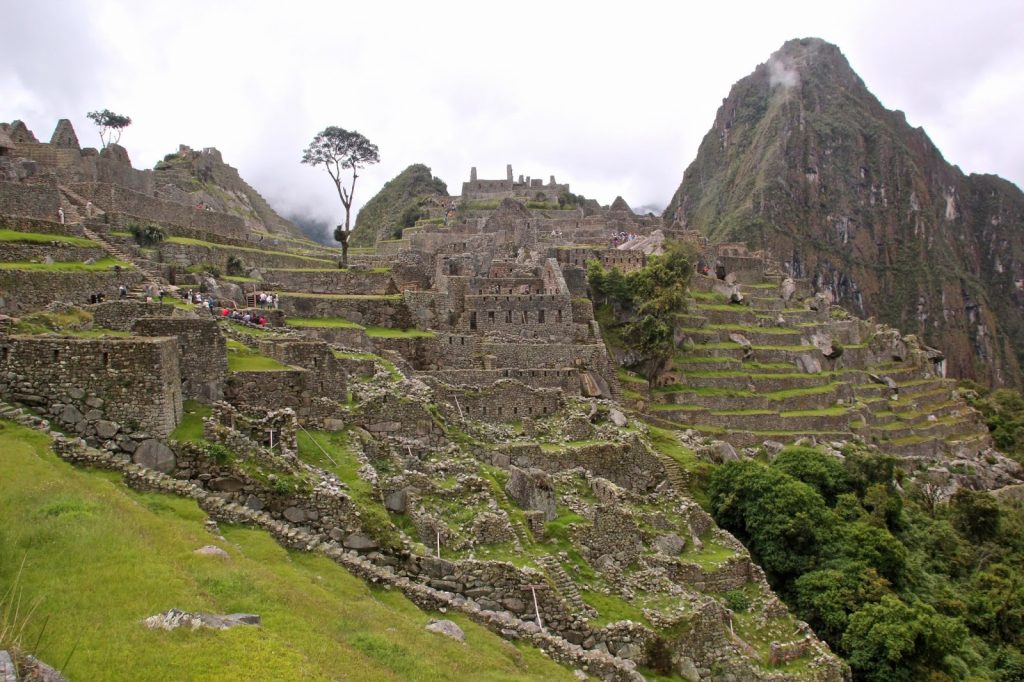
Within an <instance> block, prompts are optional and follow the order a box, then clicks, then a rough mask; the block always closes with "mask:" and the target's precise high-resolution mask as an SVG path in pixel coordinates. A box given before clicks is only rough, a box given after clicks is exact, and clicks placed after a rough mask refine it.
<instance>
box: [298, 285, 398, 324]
mask: <svg viewBox="0 0 1024 682" xmlns="http://www.w3.org/2000/svg"><path fill="white" fill-rule="evenodd" d="M278 308H279V309H281V310H283V311H284V313H285V314H286V315H288V316H289V317H340V318H344V319H346V320H350V321H352V322H356V323H358V324H363V325H373V326H380V327H395V328H398V329H408V328H410V327H412V326H413V318H412V313H411V312H410V310H409V307H408V306H407V305H406V304H405V301H404V300H403V299H402V297H401V296H388V297H383V296H382V297H376V298H320V297H316V296H296V295H290V294H287V293H282V294H281V295H280V300H279V301H278Z"/></svg>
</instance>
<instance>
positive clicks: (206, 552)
mask: <svg viewBox="0 0 1024 682" xmlns="http://www.w3.org/2000/svg"><path fill="white" fill-rule="evenodd" d="M192 553H193V554H198V555H199V556H215V557H218V558H220V559H230V558H231V555H230V554H228V553H227V552H225V551H224V550H223V549H221V548H220V547H218V546H217V545H203V546H202V547H200V548H199V549H197V550H195V551H194V552H192Z"/></svg>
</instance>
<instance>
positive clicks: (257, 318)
mask: <svg viewBox="0 0 1024 682" xmlns="http://www.w3.org/2000/svg"><path fill="white" fill-rule="evenodd" d="M220 316H221V317H222V318H224V319H226V320H233V321H235V322H241V323H243V324H251V325H255V326H257V327H266V326H267V318H266V316H264V315H254V314H252V313H250V312H249V311H248V310H247V311H245V312H244V313H243V312H240V311H238V310H231V309H229V308H221V310H220Z"/></svg>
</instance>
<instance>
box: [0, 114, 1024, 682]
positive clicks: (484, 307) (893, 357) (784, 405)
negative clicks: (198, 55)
mask: <svg viewBox="0 0 1024 682" xmlns="http://www.w3.org/2000/svg"><path fill="white" fill-rule="evenodd" d="M0 151H2V155H0V173H2V174H3V177H4V178H5V180H4V182H2V183H0V225H2V226H3V227H4V228H6V229H7V230H11V231H13V232H14V233H15V234H17V233H24V235H25V237H24V239H23V240H22V241H18V240H17V239H15V240H12V241H11V242H10V244H11V246H12V247H13V248H12V249H11V250H10V251H8V250H6V249H7V245H6V243H5V246H4V257H3V258H2V260H3V261H4V266H5V267H4V269H3V270H0V311H2V312H3V313H5V315H4V316H3V317H0V400H2V401H4V402H6V403H15V404H17V405H18V406H19V407H15V406H7V407H5V406H2V405H0V415H3V416H16V417H17V418H18V419H21V420H24V421H26V423H30V424H32V425H35V426H37V427H38V428H44V429H45V428H53V427H56V426H59V427H60V428H61V429H62V430H63V431H64V432H65V433H66V434H68V435H61V436H58V437H57V438H56V443H57V449H58V452H59V453H60V454H61V456H62V457H64V458H65V459H68V460H69V461H73V462H86V463H90V464H95V465H99V466H104V467H107V468H111V469H114V470H117V471H121V472H122V473H124V475H125V477H126V480H127V481H128V482H129V483H130V484H131V485H134V486H136V487H139V488H141V489H147V490H159V491H164V492H171V493H174V494H181V495H186V496H189V497H192V498H194V499H196V500H197V501H199V502H200V505H201V506H202V507H203V508H204V509H206V510H207V511H208V512H209V513H211V514H212V515H214V516H216V517H217V518H221V519H226V520H230V521H233V522H239V523H250V524H253V525H256V526H258V527H261V528H265V529H267V530H269V531H271V532H272V533H273V534H274V535H275V537H277V538H278V539H279V540H280V541H281V542H283V543H284V544H286V545H288V546H290V547H295V548H300V549H306V550H309V551H318V552H322V553H324V554H325V555H326V556H328V557H330V558H331V559H332V560H335V561H338V562H339V563H342V564H343V565H345V566H346V567H348V568H349V569H350V570H353V572H355V573H356V574H357V575H360V576H362V577H365V578H366V579H368V580H373V581H375V582H383V583H385V584H388V585H391V586H394V587H395V588H397V589H401V590H402V591H403V592H404V593H405V594H407V595H408V596H409V597H410V598H411V599H413V601H414V602H415V603H417V604H419V605H421V606H424V607H426V608H432V609H436V608H440V607H444V608H454V609H457V610H460V611H462V612H464V613H466V614H468V615H469V616H470V617H471V618H473V619H475V620H477V621H479V622H482V623H484V624H486V625H487V626H488V627H491V628H492V629H494V630H495V631H498V632H501V633H502V634H503V635H504V636H507V637H509V638H513V639H516V638H523V639H525V640H527V641H530V642H532V643H534V644H535V645H537V646H541V647H542V648H544V649H545V650H546V651H549V652H552V655H553V656H554V657H555V658H556V659H557V660H560V661H565V662H567V663H570V664H572V665H587V666H589V671H590V673H591V674H595V675H598V676H600V677H601V678H603V679H609V680H637V679H641V676H640V674H639V673H638V672H636V667H637V666H646V667H649V668H652V669H655V670H657V671H659V672H662V673H665V674H678V675H683V676H684V677H685V678H686V679H690V680H712V679H714V680H721V679H729V677H726V676H731V679H743V680H773V681H774V680H822V681H824V680H842V679H844V678H845V677H846V675H847V673H846V671H845V667H844V666H843V664H842V663H841V661H840V660H839V659H838V658H837V657H835V656H834V655H833V654H832V653H831V652H830V651H829V650H828V647H827V646H826V645H825V644H824V643H822V642H821V641H820V640H818V639H817V638H816V637H815V636H814V634H813V633H812V632H810V629H809V628H808V627H807V626H806V624H803V623H799V622H797V621H796V620H795V619H794V618H793V616H792V615H791V614H790V613H789V611H788V610H787V609H786V607H785V606H784V605H783V604H782V603H781V602H780V601H779V600H778V599H777V597H776V596H775V595H774V594H773V593H772V591H771V589H770V587H769V585H768V583H767V581H766V579H765V576H764V573H763V572H762V571H761V569H760V568H759V567H758V566H757V565H756V564H755V563H754V561H753V560H752V559H751V556H750V554H749V553H748V552H747V550H746V549H745V548H744V547H743V545H742V544H741V543H740V542H738V541H737V540H736V539H735V538H734V537H732V536H731V535H730V534H729V533H727V532H725V531H723V530H722V529H719V528H717V527H716V525H715V523H714V520H713V519H712V518H711V517H710V516H709V515H708V514H707V513H706V512H705V511H704V510H703V509H701V507H700V505H699V504H697V503H696V502H695V501H694V500H693V498H692V497H691V492H692V488H691V477H692V473H691V471H689V470H688V469H687V468H686V467H685V465H684V464H681V463H680V461H679V460H677V459H675V458H673V457H672V456H670V455H668V454H666V453H665V452H664V451H663V450H661V449H659V447H657V446H656V444H655V442H654V438H653V435H652V434H653V433H654V432H656V431H657V432H658V433H660V434H662V436H661V438H668V439H669V440H674V441H675V444H676V445H677V446H678V447H679V448H682V449H690V450H692V451H693V454H694V456H695V459H696V458H703V459H714V460H716V461H722V460H725V459H730V458H736V457H741V456H751V455H754V454H757V453H761V452H766V453H768V452H776V451H777V450H778V449H779V448H781V447H782V446H783V445H784V444H787V443H792V442H798V441H799V442H802V443H805V444H816V443H818V444H823V446H824V447H827V448H830V451H835V452H838V451H839V449H840V448H841V447H842V446H843V444H844V443H857V444H858V446H859V447H870V446H875V447H879V448H881V449H883V450H885V451H886V452H889V453H891V454H894V455H897V456H898V457H899V458H900V461H901V462H902V464H903V466H904V467H905V469H906V470H907V472H908V474H910V475H919V474H923V473H927V474H928V475H930V476H933V477H934V480H936V481H939V483H940V484H941V485H942V486H944V489H945V490H946V491H947V492H952V491H953V490H955V489H956V488H957V487H960V486H969V487H973V488H997V487H1000V486H1003V485H1006V484H1010V483H1013V482H1019V481H1020V479H1021V471H1020V469H1019V467H1018V466H1017V465H1016V464H1015V463H1013V462H1012V461H1010V460H1008V459H1007V458H1005V457H1003V456H1002V455H1001V454H1000V453H998V452H997V451H996V450H995V449H994V448H993V447H992V443H991V440H990V438H989V436H988V433H987V431H986V429H985V428H984V426H983V424H982V422H981V421H980V419H979V417H978V415H977V414H976V413H975V412H974V411H973V410H972V409H971V408H970V407H968V406H967V404H966V402H965V401H964V400H963V398H962V397H961V396H960V395H959V393H958V392H957V389H956V387H955V386H954V385H953V384H952V383H951V382H950V381H949V380H946V379H945V378H944V363H943V361H944V357H943V356H942V354H941V353H938V352H937V351H935V350H934V349H931V348H928V347H927V346H925V345H923V344H922V343H921V342H920V341H919V340H918V339H916V338H915V337H911V336H903V335H901V334H900V333H899V332H898V331H896V330H894V329H891V328H888V327H884V326H882V325H876V324H874V323H873V322H866V321H863V320H857V319H855V318H852V317H850V316H849V315H848V314H846V313H845V312H844V311H842V310H841V309H839V308H837V307H834V306H833V305H832V304H831V300H830V297H829V296H828V295H827V294H828V292H827V291H826V290H822V288H821V287H819V286H817V285H816V284H815V283H814V282H812V281H808V280H802V279H799V278H793V277H791V276H788V274H789V273H787V272H786V271H785V270H784V268H783V267H782V266H781V265H780V264H779V263H778V262H777V261H776V260H775V259H774V258H773V257H772V255H771V254H769V253H765V252H751V251H748V249H747V247H746V246H745V245H744V244H741V243H729V244H713V243H709V242H707V241H706V240H705V239H704V238H702V237H701V236H700V235H698V234H696V233H694V232H692V231H689V230H686V229H683V228H680V227H679V226H675V227H666V226H665V225H664V224H663V223H662V221H661V220H660V219H659V218H655V217H653V216H638V215H636V214H635V213H634V212H633V211H632V210H631V209H630V207H629V205H628V204H627V203H626V202H625V200H623V199H622V198H621V197H620V198H617V199H616V200H615V201H614V202H613V203H612V204H611V205H610V206H608V207H601V206H599V205H597V204H596V202H591V201H584V202H580V203H574V200H573V199H572V198H571V194H570V193H569V186H568V185H560V184H557V183H556V182H555V180H554V178H551V179H550V182H548V183H546V184H542V183H541V182H540V181H539V180H534V179H531V178H521V179H520V180H518V181H516V180H513V177H512V170H511V167H509V168H508V172H507V177H506V179H505V180H480V179H478V178H477V177H476V171H475V169H474V170H473V171H472V172H471V175H470V180H469V182H466V183H464V184H463V193H462V195H461V196H460V197H457V198H454V197H448V198H447V199H446V200H445V201H440V200H438V201H434V202H427V203H425V204H424V205H425V206H426V208H425V209H424V213H425V214H424V215H423V216H422V217H420V218H419V219H418V220H417V221H416V224H415V225H413V226H412V227H407V228H401V226H396V227H395V229H396V230H399V231H400V232H399V233H400V235H401V236H400V238H399V239H385V240H380V241H378V242H377V244H376V246H375V247H374V248H373V249H363V250H356V249H353V251H352V252H351V253H350V255H349V261H350V267H349V268H347V269H345V270H341V269H339V267H338V264H337V259H338V252H337V250H336V249H331V248H329V247H325V246H322V245H319V244H315V243H313V242H312V241H309V240H307V239H303V238H301V237H299V236H298V235H297V233H295V232H293V231H292V230H291V229H290V227H289V224H287V222H286V221H283V219H280V218H279V217H277V216H276V215H272V211H270V209H269V207H267V206H265V205H263V204H260V202H259V201H257V200H255V199H254V198H253V196H252V195H251V194H249V193H248V191H247V190H246V189H245V187H247V186H243V185H244V183H242V181H241V180H240V179H239V178H237V173H234V172H233V169H229V167H227V166H224V165H223V163H222V161H221V160H220V157H219V154H217V153H215V152H214V151H211V150H204V151H202V152H194V151H192V150H190V149H187V148H182V149H180V150H179V151H178V152H177V153H176V154H171V155H168V157H167V158H166V159H165V160H164V161H162V162H160V164H158V165H157V168H156V169H155V170H153V171H137V170H135V169H133V168H131V166H130V164H129V163H128V160H127V155H126V154H123V153H121V152H120V151H118V150H117V149H113V150H112V148H111V147H108V148H107V149H106V150H104V152H103V153H102V154H101V153H96V152H95V150H92V151H90V150H87V149H86V150H83V149H81V148H80V146H79V143H78V140H77V137H76V136H75V134H74V131H73V129H72V128H71V126H70V124H68V123H67V122H66V121H62V122H61V123H60V124H59V125H58V127H57V130H56V131H55V133H54V136H53V139H52V141H51V142H50V143H46V144H43V143H39V142H38V141H37V140H36V139H35V137H34V136H33V135H32V134H31V132H30V131H29V130H28V129H27V128H26V127H25V126H24V124H22V123H20V122H14V123H13V124H10V125H4V126H2V127H0ZM192 181H195V182H196V183H198V185H201V186H202V189H194V191H188V190H187V187H188V186H189V184H190V183H191V182H192ZM239 183H241V184H239ZM175 188H176V189H175ZM194 192H202V193H204V196H208V197H210V203H211V204H213V200H214V198H217V197H222V196H223V195H231V196H234V197H235V199H234V200H233V201H234V202H239V203H230V204H223V205H219V206H218V208H215V209H214V210H206V208H205V207H204V208H197V207H196V203H193V201H194V199H195V197H196V196H197V195H196V194H195V193H194ZM246 202H248V203H247V204H246ZM197 203H198V202H197ZM241 204H246V205H248V206H249V207H250V208H251V212H250V213H247V214H246V216H247V217H246V218H243V217H241V216H240V215H239V214H238V211H231V210H221V209H222V208H228V207H229V205H230V206H234V207H235V208H237V207H238V206H239V205H241ZM58 209H61V210H62V211H63V216H64V221H63V222H61V221H60V220H59V217H58V212H57V211H58ZM268 211H269V213H268ZM243 213H244V212H243ZM133 227H136V228H138V227H155V228H158V231H159V232H160V233H161V234H162V235H163V239H155V240H152V241H146V240H145V239H143V238H140V237H139V236H138V235H137V234H133V232H132V229H131V228H133ZM135 232H136V233H138V232H139V230H136V231H135ZM665 239H677V240H681V241H683V242H685V243H688V244H689V245H690V247H691V250H692V253H693V254H694V256H693V260H694V262H693V265H694V267H695V272H694V275H693V280H692V284H691V287H690V301H689V305H688V308H687V310H686V311H685V312H683V313H681V314H682V315H683V318H682V319H683V325H682V327H681V330H680V333H679V335H678V338H677V339H676V346H677V351H678V352H677V353H676V355H675V357H674V358H673V359H672V361H671V363H669V364H668V365H667V366H666V367H665V369H664V370H663V371H662V372H661V373H659V374H658V375H657V376H652V377H646V378H642V377H639V376H638V375H637V374H636V373H634V372H633V371H631V368H633V367H635V365H636V358H635V357H633V354H632V351H630V350H629V349H622V348H618V347H616V346H614V345H612V346H610V345H609V344H607V343H606V340H605V333H606V331H607V330H606V329H604V328H603V327H602V324H601V323H599V321H598V318H600V319H601V320H605V319H608V318H607V317H602V315H605V314H606V313H609V311H607V310H595V302H594V301H593V300H592V299H591V298H590V297H589V293H590V292H589V287H588V283H587V268H588V267H589V264H590V263H592V262H595V261H596V262H598V263H600V264H602V265H603V266H604V267H605V268H609V269H611V268H617V269H619V270H620V271H622V272H632V271H635V270H639V269H641V268H644V267H645V266H646V265H647V264H648V263H649V262H650V259H652V258H655V257H657V255H659V254H660V253H662V251H663V248H662V244H663V242H664V241H665ZM101 299H105V300H101ZM610 348H611V350H610ZM659 429H660V430H659ZM200 433H201V435H200ZM666 434H667V435H666ZM325 446H329V447H330V448H332V449H331V450H328V447H325ZM776 446H777V447H776ZM332 452H333V453H334V454H331V453H332ZM335 457H344V458H345V461H344V462H342V463H339V462H338V461H337V460H336V459H334V458H335ZM332 463H333V468H325V467H331V466H332ZM334 471H337V472H342V471H354V472H356V473H354V474H352V477H351V478H349V479H347V480H342V479H340V478H339V477H338V476H339V475H341V474H337V475H336V474H335V473H332V472H334ZM346 475H347V474H346ZM357 491H358V492H357ZM366 491H369V492H366ZM510 558H514V559H515V562H511V561H509V559H510ZM732 590H743V591H744V593H745V594H747V595H748V596H750V601H751V604H752V605H751V607H750V609H749V610H748V611H747V612H744V613H739V612H734V611H733V610H731V609H730V608H729V607H728V606H727V603H726V601H725V599H724V596H723V595H724V593H726V592H729V591H732ZM595 595H600V596H599V597H596V598H595ZM616 612H618V613H619V614H620V615H621V618H615V619H614V621H613V622H611V621H612V619H611V618H609V617H607V616H608V615H609V613H613V614H614V613H616ZM622 614H626V615H622ZM627 618H628V619H627ZM539 622H542V623H543V626H541V625H538V624H537V623H539ZM602 623H607V624H602ZM766 633H767V634H766Z"/></svg>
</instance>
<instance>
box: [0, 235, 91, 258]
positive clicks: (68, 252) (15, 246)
mask: <svg viewBox="0 0 1024 682" xmlns="http://www.w3.org/2000/svg"><path fill="white" fill-rule="evenodd" d="M2 244H3V246H0V262H3V263H29V262H33V261H34V262H37V263H42V262H43V261H45V260H46V259H47V258H50V259H51V260H53V261H55V262H58V263H82V262H85V261H87V260H89V259H90V258H92V259H94V260H99V259H101V258H106V256H107V252H106V251H104V250H103V249H101V248H100V247H99V246H98V245H97V246H95V247H89V246H75V245H72V244H68V243H67V242H62V241H56V240H55V241H52V242H50V243H48V244H40V243H34V244H22V243H19V242H3V243H2Z"/></svg>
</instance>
